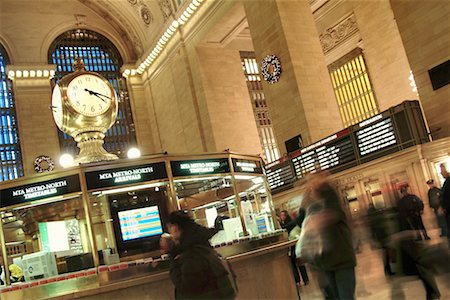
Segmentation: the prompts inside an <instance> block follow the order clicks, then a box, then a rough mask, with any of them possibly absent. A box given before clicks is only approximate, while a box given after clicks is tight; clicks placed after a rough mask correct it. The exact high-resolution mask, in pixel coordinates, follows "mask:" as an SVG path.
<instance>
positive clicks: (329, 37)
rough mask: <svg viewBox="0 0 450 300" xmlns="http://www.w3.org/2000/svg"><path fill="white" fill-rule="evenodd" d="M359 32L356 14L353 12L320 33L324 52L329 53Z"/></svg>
mask: <svg viewBox="0 0 450 300" xmlns="http://www.w3.org/2000/svg"><path fill="white" fill-rule="evenodd" d="M357 32H359V29H358V24H357V23H356V18H355V15H354V14H351V15H350V16H348V17H347V18H345V19H343V20H342V21H341V22H339V23H338V24H337V25H335V26H333V27H330V28H328V29H327V30H326V31H325V32H324V33H322V34H320V35H319V39H320V43H321V45H322V49H323V52H324V53H325V54H327V53H328V52H330V51H331V50H333V49H334V48H336V47H337V46H339V45H340V44H342V43H343V42H344V41H345V40H347V39H348V38H349V37H351V36H353V35H354V34H355V33H357Z"/></svg>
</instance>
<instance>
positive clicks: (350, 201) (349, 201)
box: [341, 186, 362, 219]
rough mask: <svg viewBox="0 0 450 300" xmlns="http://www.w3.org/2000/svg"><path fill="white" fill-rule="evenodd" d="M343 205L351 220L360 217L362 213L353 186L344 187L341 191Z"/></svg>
mask: <svg viewBox="0 0 450 300" xmlns="http://www.w3.org/2000/svg"><path fill="white" fill-rule="evenodd" d="M341 195H342V197H343V198H344V199H343V200H344V203H345V204H346V205H347V206H348V210H349V212H350V215H351V217H352V218H353V219H357V218H358V217H360V215H361V213H362V211H361V206H360V203H359V201H358V197H357V192H356V188H355V187H354V186H346V187H344V188H343V189H342V190H341Z"/></svg>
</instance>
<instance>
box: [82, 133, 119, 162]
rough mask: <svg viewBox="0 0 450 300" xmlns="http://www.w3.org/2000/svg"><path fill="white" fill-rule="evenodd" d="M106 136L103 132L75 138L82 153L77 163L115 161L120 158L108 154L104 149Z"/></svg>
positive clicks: (85, 134)
mask: <svg viewBox="0 0 450 300" xmlns="http://www.w3.org/2000/svg"><path fill="white" fill-rule="evenodd" d="M104 138H105V134H104V133H102V132H84V133H80V134H78V135H77V136H76V137H75V141H76V142H77V146H78V148H80V153H79V154H78V156H77V158H76V159H75V161H76V162H77V163H90V162H98V161H104V160H115V159H118V157H117V156H116V155H114V154H111V153H108V152H106V150H105V149H104V148H103V143H104V141H103V139H104Z"/></svg>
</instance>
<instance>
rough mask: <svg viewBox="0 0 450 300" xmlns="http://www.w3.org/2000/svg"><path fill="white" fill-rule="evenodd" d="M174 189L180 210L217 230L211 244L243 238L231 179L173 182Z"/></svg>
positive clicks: (222, 177) (215, 178)
mask: <svg viewBox="0 0 450 300" xmlns="http://www.w3.org/2000/svg"><path fill="white" fill-rule="evenodd" d="M175 190H176V193H177V199H178V204H179V206H180V207H181V208H182V209H185V210H187V211H189V212H190V213H191V215H192V217H193V218H194V220H195V221H196V222H197V223H198V224H200V225H203V226H205V227H208V228H215V229H216V230H217V233H216V234H215V235H214V236H213V237H212V238H211V240H210V242H211V244H212V245H220V244H223V243H227V242H231V241H233V240H235V239H237V238H239V237H241V236H243V234H244V233H243V229H242V224H241V220H240V217H239V208H238V205H237V202H236V197H235V194H234V190H233V186H232V184H231V177H230V176H218V177H210V178H203V179H183V180H176V181H175Z"/></svg>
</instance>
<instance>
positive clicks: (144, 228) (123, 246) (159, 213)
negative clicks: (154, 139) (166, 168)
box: [90, 182, 169, 265]
mask: <svg viewBox="0 0 450 300" xmlns="http://www.w3.org/2000/svg"><path fill="white" fill-rule="evenodd" d="M127 190H128V191H126V192H124V191H123V189H118V190H116V191H114V190H110V191H105V192H103V193H96V194H92V195H91V199H90V205H91V212H92V223H93V225H92V229H93V232H94V238H95V242H96V246H97V250H98V252H99V260H100V264H101V265H102V264H105V265H109V264H113V263H117V262H119V261H123V260H130V259H139V258H142V257H149V256H155V257H156V256H159V255H160V253H159V238H160V236H161V234H162V233H164V232H167V229H166V222H167V221H166V220H167V216H168V213H169V210H168V204H169V199H168V196H167V195H168V190H169V186H168V183H167V182H162V183H155V184H151V187H148V184H147V185H145V188H143V189H142V186H141V187H139V186H137V187H134V188H130V189H127Z"/></svg>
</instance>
